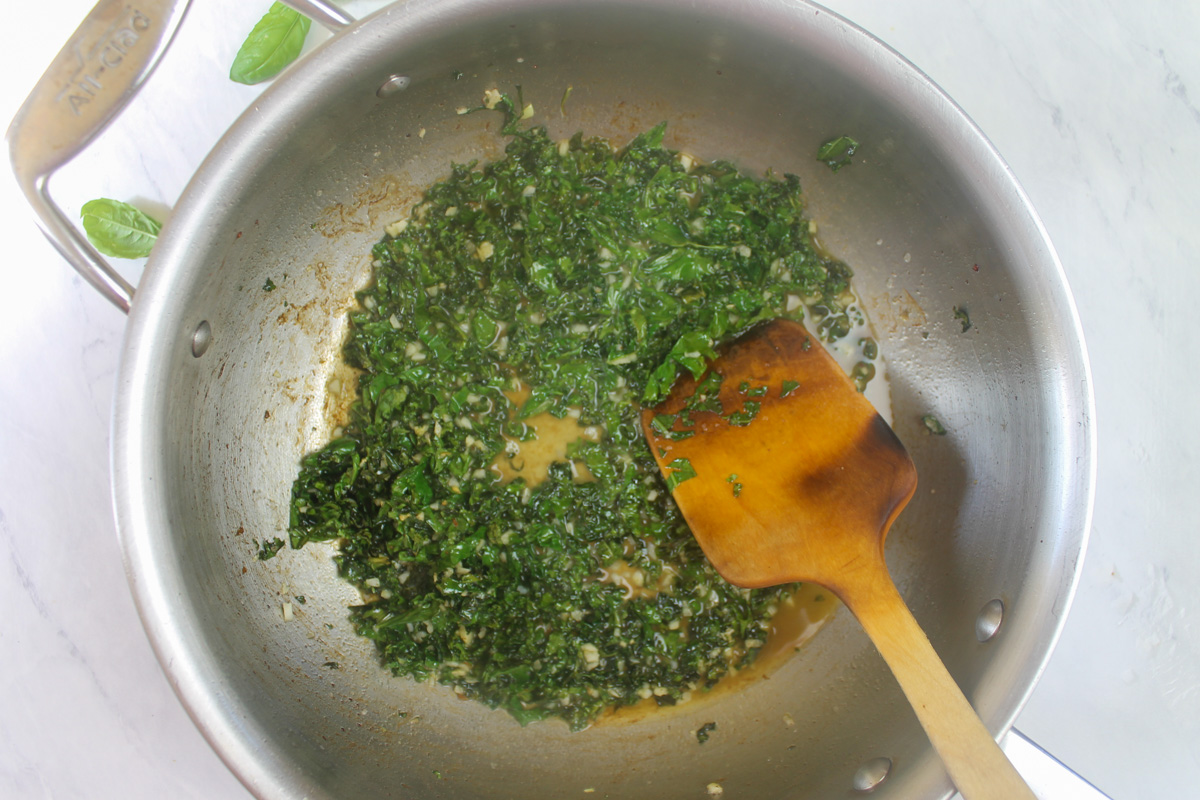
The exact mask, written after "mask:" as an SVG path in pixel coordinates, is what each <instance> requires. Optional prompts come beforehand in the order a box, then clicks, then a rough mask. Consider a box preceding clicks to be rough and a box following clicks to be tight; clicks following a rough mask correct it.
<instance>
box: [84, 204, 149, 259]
mask: <svg viewBox="0 0 1200 800" xmlns="http://www.w3.org/2000/svg"><path fill="white" fill-rule="evenodd" d="M79 216H80V218H81V219H82V221H83V230H84V233H86V234H87V238H88V241H89V242H91V243H92V245H93V246H94V247H95V248H96V249H97V250H99V251H100V252H101V253H103V254H104V255H106V256H113V257H114V258H144V257H145V256H148V255H150V248H152V247H153V246H154V243H155V242H156V241H157V240H158V232H159V230H160V229H161V228H162V223H160V222H159V221H158V220H156V219H154V218H152V217H151V216H149V215H148V214H146V213H144V212H142V211H139V210H138V209H136V208H134V207H133V206H131V205H129V204H128V203H122V202H121V201H120V200H110V199H108V198H107V197H101V198H99V199H97V200H89V201H88V202H86V203H84V204H83V208H81V209H79Z"/></svg>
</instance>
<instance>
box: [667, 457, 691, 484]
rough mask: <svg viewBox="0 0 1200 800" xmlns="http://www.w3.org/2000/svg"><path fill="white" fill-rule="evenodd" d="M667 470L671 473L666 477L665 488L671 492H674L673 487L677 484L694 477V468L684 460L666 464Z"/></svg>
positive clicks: (689, 462)
mask: <svg viewBox="0 0 1200 800" xmlns="http://www.w3.org/2000/svg"><path fill="white" fill-rule="evenodd" d="M667 469H669V470H670V471H671V472H670V474H669V475H667V488H668V489H670V490H671V491H672V492H673V491H675V487H676V486H678V485H679V484H681V483H683V482H684V481H690V480H691V479H692V478H694V477H696V468H695V467H693V466H692V462H691V461H688V460H687V459H686V458H677V459H675V460H674V461H671V462H670V463H668V464H667Z"/></svg>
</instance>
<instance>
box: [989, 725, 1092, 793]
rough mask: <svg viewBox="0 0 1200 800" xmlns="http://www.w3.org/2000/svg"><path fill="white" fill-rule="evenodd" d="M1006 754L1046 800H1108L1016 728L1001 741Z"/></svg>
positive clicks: (1034, 791)
mask: <svg viewBox="0 0 1200 800" xmlns="http://www.w3.org/2000/svg"><path fill="white" fill-rule="evenodd" d="M1000 747H1001V749H1002V750H1004V754H1005V755H1006V756H1008V759H1009V760H1010V761H1012V763H1013V766H1014V767H1016V768H1017V772H1019V773H1021V777H1022V778H1024V779H1025V782H1026V783H1028V784H1029V788H1031V789H1033V793H1034V794H1035V795H1037V796H1038V797H1039V798H1044V800H1109V797H1108V795H1106V794H1104V793H1103V792H1101V791H1100V790H1099V789H1097V788H1096V787H1095V786H1093V785H1092V784H1090V783H1088V781H1087V780H1086V779H1085V778H1083V777H1081V776H1080V775H1079V774H1078V773H1076V772H1075V771H1074V770H1072V769H1071V768H1070V767H1068V766H1067V765H1066V764H1064V763H1062V762H1061V761H1059V760H1058V759H1056V758H1055V757H1054V756H1052V755H1050V754H1049V753H1047V752H1046V751H1045V750H1043V749H1042V748H1040V747H1038V746H1037V745H1036V744H1034V743H1033V742H1031V741H1030V740H1029V739H1028V737H1026V736H1025V734H1023V733H1021V732H1020V731H1019V730H1017V729H1016V728H1010V729H1009V731H1008V735H1007V736H1005V737H1004V740H1003V741H1002V742H1001V743H1000Z"/></svg>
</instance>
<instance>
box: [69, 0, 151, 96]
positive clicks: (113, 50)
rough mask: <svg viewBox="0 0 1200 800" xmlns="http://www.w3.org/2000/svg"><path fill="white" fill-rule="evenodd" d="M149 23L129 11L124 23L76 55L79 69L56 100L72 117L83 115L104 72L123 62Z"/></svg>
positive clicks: (102, 83)
mask: <svg viewBox="0 0 1200 800" xmlns="http://www.w3.org/2000/svg"><path fill="white" fill-rule="evenodd" d="M152 22H153V20H151V19H150V17H148V16H147V15H146V14H144V13H142V12H141V11H138V10H137V9H130V11H129V18H128V20H127V21H126V22H125V24H123V25H120V24H118V25H117V26H114V27H112V28H110V29H109V30H108V31H107V32H106V35H105V36H103V37H102V38H100V39H99V40H98V41H97V42H96V43H95V44H94V45H92V46H91V47H90V48H89V50H88V52H86V53H79V54H78V56H79V68H78V69H77V70H76V71H75V73H74V74H73V75H72V76H71V80H70V82H69V83H68V84H67V86H66V87H64V90H63V94H62V95H60V96H59V99H60V100H66V102H67V104H68V105H69V106H70V107H71V111H73V112H74V113H75V116H80V115H82V114H83V111H84V107H85V106H86V105H87V104H88V103H90V102H92V99H93V98H94V97H96V96H97V93H98V92H100V91H101V90H102V89H103V88H104V73H105V72H107V71H108V70H111V69H115V68H116V67H117V66H119V65H120V64H121V62H122V61H124V60H125V57H126V56H127V55H128V54H129V51H130V50H132V49H133V47H134V46H135V45H136V44H137V43H138V40H140V39H141V38H142V34H144V33H145V32H146V31H147V30H148V29H149V28H150V25H151V24H152Z"/></svg>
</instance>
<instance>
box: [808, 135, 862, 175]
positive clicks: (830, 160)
mask: <svg viewBox="0 0 1200 800" xmlns="http://www.w3.org/2000/svg"><path fill="white" fill-rule="evenodd" d="M857 151H858V142H856V141H854V140H853V139H851V138H850V137H849V136H838V137H837V138H835V139H830V140H829V141H828V142H826V143H825V144H823V145H821V148H820V149H819V150H817V160H818V161H824V162H825V164H826V166H828V167H829V168H830V169H831V170H833V171H834V172H837V171H838V170H839V169H841V168H842V167H844V166H847V165H848V164H849V163H850V157H851V156H853V155H854V154H855V153H856V152H857Z"/></svg>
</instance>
